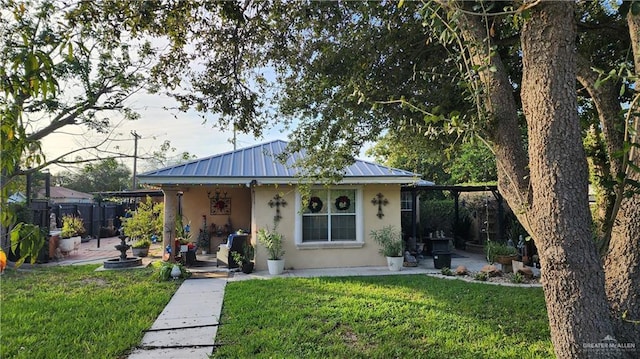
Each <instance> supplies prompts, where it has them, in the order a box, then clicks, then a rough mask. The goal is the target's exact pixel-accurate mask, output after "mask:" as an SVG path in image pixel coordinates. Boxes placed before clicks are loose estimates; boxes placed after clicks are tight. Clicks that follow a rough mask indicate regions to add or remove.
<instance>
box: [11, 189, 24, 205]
mask: <svg viewBox="0 0 640 359" xmlns="http://www.w3.org/2000/svg"><path fill="white" fill-rule="evenodd" d="M26 201H27V196H25V194H24V193H22V192H16V193H14V194H12V195H11V196H9V198H8V199H7V202H8V203H24V202H26Z"/></svg>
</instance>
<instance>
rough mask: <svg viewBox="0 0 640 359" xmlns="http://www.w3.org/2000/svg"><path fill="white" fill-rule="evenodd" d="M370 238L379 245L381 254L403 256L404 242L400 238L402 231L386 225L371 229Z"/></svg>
mask: <svg viewBox="0 0 640 359" xmlns="http://www.w3.org/2000/svg"><path fill="white" fill-rule="evenodd" d="M371 238H373V240H374V241H376V243H378V244H379V245H380V246H381V248H380V250H379V253H380V254H382V255H383V256H385V257H402V256H403V254H404V242H403V240H402V232H400V231H399V230H397V229H396V228H395V227H394V226H386V227H384V228H382V229H378V230H372V231H371Z"/></svg>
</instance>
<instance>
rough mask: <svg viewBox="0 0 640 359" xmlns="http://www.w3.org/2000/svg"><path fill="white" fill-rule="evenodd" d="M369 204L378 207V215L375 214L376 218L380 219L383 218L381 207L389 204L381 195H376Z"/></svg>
mask: <svg viewBox="0 0 640 359" xmlns="http://www.w3.org/2000/svg"><path fill="white" fill-rule="evenodd" d="M371 203H372V204H373V205H374V206H378V214H376V216H378V218H380V219H382V217H384V213H382V206H386V205H387V204H389V200H387V199H386V198H384V195H383V194H382V193H378V194H377V195H376V196H375V197H373V199H372V200H371Z"/></svg>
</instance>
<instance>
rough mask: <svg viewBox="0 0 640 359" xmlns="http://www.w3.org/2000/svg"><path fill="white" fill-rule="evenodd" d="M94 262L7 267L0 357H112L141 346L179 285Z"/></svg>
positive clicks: (0, 284)
mask: <svg viewBox="0 0 640 359" xmlns="http://www.w3.org/2000/svg"><path fill="white" fill-rule="evenodd" d="M96 268H97V266H95V265H91V266H68V267H50V268H41V269H35V270H32V271H18V272H16V271H15V270H7V272H6V273H5V274H4V275H2V276H1V277H0V305H1V307H0V311H1V316H0V327H1V332H0V333H1V334H0V335H1V336H2V337H1V344H0V358H118V357H124V356H125V355H126V354H127V353H128V352H129V350H130V349H132V348H133V347H135V346H137V345H139V344H140V341H141V340H142V336H143V335H144V330H146V329H148V328H149V327H151V325H152V324H153V322H154V321H155V319H156V318H157V316H158V315H159V314H160V312H162V310H163V309H164V307H165V305H166V304H167V303H168V302H169V299H171V296H172V295H173V293H174V292H175V291H176V289H177V288H178V286H179V283H181V282H158V281H157V279H156V276H155V275H154V274H155V273H154V272H153V271H152V270H151V269H144V270H126V271H103V272H95V271H94V270H95V269H96Z"/></svg>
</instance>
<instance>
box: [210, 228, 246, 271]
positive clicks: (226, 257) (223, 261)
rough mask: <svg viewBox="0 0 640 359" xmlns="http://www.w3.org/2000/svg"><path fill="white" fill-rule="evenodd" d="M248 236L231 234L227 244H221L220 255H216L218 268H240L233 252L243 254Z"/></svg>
mask: <svg viewBox="0 0 640 359" xmlns="http://www.w3.org/2000/svg"><path fill="white" fill-rule="evenodd" d="M247 238H248V235H246V234H230V235H229V237H227V242H226V243H222V244H220V246H219V247H218V253H217V254H216V259H217V262H216V267H219V266H221V265H222V266H225V267H227V268H229V269H231V268H238V267H239V264H238V263H236V261H235V260H233V257H232V256H231V252H238V253H242V251H243V247H244V244H245V243H247Z"/></svg>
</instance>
